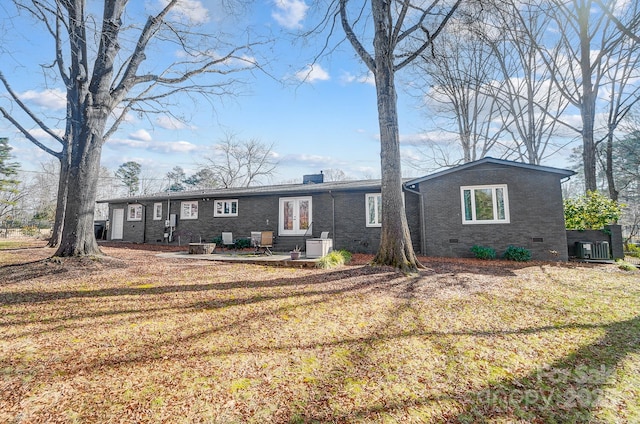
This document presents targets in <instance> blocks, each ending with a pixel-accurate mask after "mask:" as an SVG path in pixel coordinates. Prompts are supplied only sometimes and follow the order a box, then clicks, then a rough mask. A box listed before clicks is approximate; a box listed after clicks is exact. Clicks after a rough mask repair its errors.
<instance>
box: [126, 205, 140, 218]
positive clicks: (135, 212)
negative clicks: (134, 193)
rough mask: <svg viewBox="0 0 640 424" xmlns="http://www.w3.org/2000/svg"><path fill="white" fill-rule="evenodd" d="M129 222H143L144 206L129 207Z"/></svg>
mask: <svg viewBox="0 0 640 424" xmlns="http://www.w3.org/2000/svg"><path fill="white" fill-rule="evenodd" d="M127 221H142V205H141V204H139V203H134V204H131V205H129V206H128V207H127Z"/></svg>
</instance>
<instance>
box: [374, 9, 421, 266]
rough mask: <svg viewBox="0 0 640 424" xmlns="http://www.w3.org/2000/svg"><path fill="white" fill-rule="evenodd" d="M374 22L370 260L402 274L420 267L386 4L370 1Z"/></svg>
mask: <svg viewBox="0 0 640 424" xmlns="http://www.w3.org/2000/svg"><path fill="white" fill-rule="evenodd" d="M371 5H372V9H373V18H374V28H375V36H374V41H373V43H374V51H375V58H374V61H375V72H374V75H375V81H376V96H377V101H378V124H379V126H380V164H381V171H382V172H381V174H382V190H381V191H382V193H381V194H382V229H381V236H380V247H379V249H378V253H377V255H376V257H375V259H374V263H376V264H379V265H390V266H393V267H395V268H399V269H401V270H403V271H405V272H412V271H415V270H417V269H418V268H419V267H422V266H421V264H420V262H418V259H417V257H416V255H415V252H414V250H413V245H412V244H411V234H410V233H409V225H408V224H407V215H406V213H405V208H404V202H403V200H402V172H401V168H400V166H401V165H400V164H401V160H400V135H399V132H400V130H399V126H398V110H397V94H396V89H395V80H394V74H395V69H394V64H393V59H394V52H393V49H394V44H393V40H391V39H390V36H391V34H392V28H391V27H390V24H389V21H388V19H387V18H388V17H389V16H391V11H390V10H389V8H390V2H388V1H385V0H372V2H371Z"/></svg>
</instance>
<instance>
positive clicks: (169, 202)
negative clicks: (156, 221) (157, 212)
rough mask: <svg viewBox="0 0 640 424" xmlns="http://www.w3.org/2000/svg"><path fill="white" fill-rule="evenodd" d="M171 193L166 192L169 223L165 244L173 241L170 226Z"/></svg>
mask: <svg viewBox="0 0 640 424" xmlns="http://www.w3.org/2000/svg"><path fill="white" fill-rule="evenodd" d="M170 195H171V193H167V222H168V223H169V237H167V244H169V243H171V242H172V241H173V228H172V227H171V197H169V196H170Z"/></svg>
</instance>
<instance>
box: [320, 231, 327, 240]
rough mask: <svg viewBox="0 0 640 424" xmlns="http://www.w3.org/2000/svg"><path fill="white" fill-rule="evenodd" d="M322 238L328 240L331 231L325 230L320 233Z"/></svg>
mask: <svg viewBox="0 0 640 424" xmlns="http://www.w3.org/2000/svg"><path fill="white" fill-rule="evenodd" d="M320 238H321V239H323V240H326V239H328V238H329V231H323V232H321V233H320Z"/></svg>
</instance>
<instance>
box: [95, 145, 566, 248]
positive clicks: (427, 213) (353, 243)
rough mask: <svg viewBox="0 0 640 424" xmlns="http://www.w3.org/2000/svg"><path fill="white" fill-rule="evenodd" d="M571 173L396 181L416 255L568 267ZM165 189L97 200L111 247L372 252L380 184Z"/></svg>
mask: <svg viewBox="0 0 640 424" xmlns="http://www.w3.org/2000/svg"><path fill="white" fill-rule="evenodd" d="M572 175H574V172H573V171H570V170H565V169H558V168H552V167H547V166H538V165H530V164H524V163H519V162H512V161H507V160H502V159H494V158H490V157H486V158H483V159H480V160H478V161H475V162H470V163H466V164H464V165H460V166H457V167H454V168H450V169H447V170H444V171H440V172H436V173H434V174H431V175H427V176H424V177H422V178H414V179H409V180H406V181H405V182H404V185H403V189H404V201H405V209H406V214H407V221H408V223H409V230H410V232H411V237H412V241H413V247H414V249H415V250H416V252H418V253H420V254H423V255H426V256H449V257H469V256H472V254H471V251H470V248H471V247H472V246H473V245H481V246H488V247H492V248H494V249H496V251H497V252H498V253H499V254H500V253H501V252H502V251H504V249H506V248H507V246H509V245H514V246H521V247H525V248H527V249H529V250H530V251H531V252H532V255H533V258H534V259H540V260H567V259H568V255H567V236H566V231H565V225H564V213H563V203H562V190H561V182H562V181H563V180H565V179H567V178H569V177H571V176H572ZM306 177H310V178H306V179H305V181H304V182H303V183H302V184H287V185H273V186H260V187H248V188H230V189H211V190H196V191H184V192H169V193H166V192H163V193H158V194H154V195H149V196H139V197H135V196H134V197H127V198H120V199H107V200H100V201H99V202H100V203H108V204H109V218H110V228H109V231H108V234H107V235H108V238H109V239H110V240H122V241H128V242H134V243H178V242H180V243H182V244H184V243H188V242H193V241H201V240H202V241H211V239H213V238H214V237H219V236H220V234H221V233H222V232H227V231H230V232H232V233H233V235H234V237H249V235H250V234H251V232H252V231H273V233H274V236H275V243H274V249H275V250H278V251H287V250H290V249H292V248H293V247H295V246H296V245H300V246H304V242H305V239H306V238H312V237H318V236H319V235H320V233H321V232H324V231H328V232H329V237H330V238H332V239H333V247H334V248H335V249H347V250H349V251H351V252H363V253H367V252H368V253H374V252H376V251H377V248H378V244H379V241H380V228H381V222H380V204H381V201H380V200H381V197H380V180H364V181H332V182H323V181H322V176H321V175H312V176H306Z"/></svg>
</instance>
